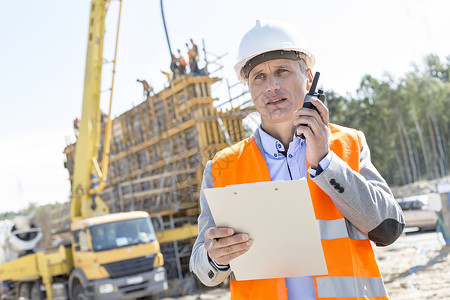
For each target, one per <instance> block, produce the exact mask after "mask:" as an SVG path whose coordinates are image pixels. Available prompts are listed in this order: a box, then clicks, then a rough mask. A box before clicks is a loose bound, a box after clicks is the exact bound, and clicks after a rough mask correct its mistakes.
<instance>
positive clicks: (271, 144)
mask: <svg viewBox="0 0 450 300" xmlns="http://www.w3.org/2000/svg"><path fill="white" fill-rule="evenodd" d="M258 131H259V135H260V136H261V144H262V146H263V149H264V152H266V153H267V154H269V155H270V156H275V157H279V155H278V153H279V152H283V151H285V149H284V146H283V144H282V143H281V142H280V141H279V140H277V139H276V138H274V137H272V136H271V135H270V134H268V133H267V132H265V131H264V130H263V129H262V127H261V126H259V127H258ZM304 144H305V143H304V141H303V140H302V139H300V138H298V137H296V136H295V135H294V136H293V139H292V142H290V143H289V149H288V153H293V152H295V151H297V150H298V149H300V148H301V147H302V146H303V145H304ZM274 154H277V155H274Z"/></svg>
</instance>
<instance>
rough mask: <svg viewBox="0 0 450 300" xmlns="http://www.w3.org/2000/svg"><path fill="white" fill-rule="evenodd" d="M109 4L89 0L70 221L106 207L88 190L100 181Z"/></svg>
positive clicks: (103, 0)
mask: <svg viewBox="0 0 450 300" xmlns="http://www.w3.org/2000/svg"><path fill="white" fill-rule="evenodd" d="M109 2H110V0H92V2H91V12H90V18H89V33H88V45H87V53H86V71H85V77H84V92H83V106H82V112H81V122H80V127H79V136H78V139H77V147H76V150H75V166H74V173H73V182H72V194H71V218H72V221H77V220H81V219H85V218H89V217H93V216H98V215H103V214H107V213H108V212H109V210H108V207H107V206H106V204H105V203H104V202H103V201H102V200H101V198H100V197H99V196H98V195H96V194H95V193H93V194H91V193H90V190H92V189H93V188H95V186H96V185H97V184H98V180H99V178H101V177H102V174H101V170H100V168H99V166H98V162H97V157H98V150H99V148H100V135H101V111H100V88H101V77H102V64H103V40H104V34H105V17H106V11H107V5H108V4H109Z"/></svg>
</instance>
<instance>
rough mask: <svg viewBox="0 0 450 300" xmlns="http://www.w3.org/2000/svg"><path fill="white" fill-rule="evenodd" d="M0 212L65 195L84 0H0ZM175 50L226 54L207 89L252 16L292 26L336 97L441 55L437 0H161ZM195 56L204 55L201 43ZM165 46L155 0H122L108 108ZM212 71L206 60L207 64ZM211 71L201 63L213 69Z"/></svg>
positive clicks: (228, 66) (443, 31) (106, 79)
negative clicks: (364, 80) (368, 78)
mask: <svg viewBox="0 0 450 300" xmlns="http://www.w3.org/2000/svg"><path fill="white" fill-rule="evenodd" d="M0 4H1V5H0V7H1V10H0V45H1V46H0V212H5V211H18V210H20V209H23V208H26V207H28V205H29V204H30V203H36V204H38V205H42V204H46V203H55V202H65V201H67V200H68V199H69V193H70V184H69V176H68V172H67V170H66V169H64V165H63V164H64V154H63V150H64V148H65V147H66V145H68V144H69V143H72V142H74V141H75V137H74V133H73V127H72V125H73V120H74V118H76V117H78V118H79V117H80V115H81V105H82V94H83V83H84V68H85V60H86V46H87V31H88V19H89V10H90V1H88V0H76V1H73V0H72V1H68V0H40V1H32V0H24V1H7V0H0ZM163 4H164V12H165V18H166V24H167V29H168V35H169V38H170V42H171V46H172V49H173V50H174V51H175V50H176V49H178V48H179V49H181V50H182V52H183V53H184V56H185V57H186V58H187V54H186V46H185V45H184V44H185V43H186V42H188V41H189V38H193V39H194V41H195V42H196V43H197V44H198V45H199V46H200V48H203V47H202V44H203V43H202V41H204V44H205V47H206V50H207V53H208V54H207V58H208V59H209V60H212V59H213V57H214V56H222V55H225V56H224V57H223V58H222V59H221V64H222V65H223V68H222V69H221V70H220V71H218V72H217V73H215V74H214V75H215V76H219V77H221V78H224V80H223V81H222V82H220V83H216V84H215V85H214V86H213V96H214V97H218V98H220V99H221V100H223V99H224V98H225V95H226V80H228V81H229V82H230V83H235V82H237V79H236V76H235V74H234V71H233V65H234V63H235V62H236V56H237V48H238V46H239V42H240V39H241V38H242V36H243V35H244V34H245V32H247V31H248V30H249V29H250V28H252V27H253V26H254V25H255V21H256V20H257V19H261V20H279V21H284V22H287V23H290V24H291V25H293V26H295V27H296V28H298V29H299V31H300V32H301V33H302V35H303V36H304V38H305V40H306V41H307V43H308V46H307V47H308V48H309V49H310V50H311V51H312V52H313V53H314V55H315V57H316V62H317V63H316V66H315V70H313V71H320V72H321V77H320V85H321V86H322V87H323V89H324V90H327V89H330V90H334V91H335V92H337V93H339V94H341V95H343V96H345V95H347V94H353V93H355V91H356V89H357V88H358V85H359V83H360V79H361V77H362V76H363V75H364V74H371V75H373V76H375V77H376V78H379V79H382V78H383V74H385V73H386V72H388V73H390V74H392V75H393V76H394V78H398V77H401V76H402V75H403V74H405V73H406V72H408V71H412V70H413V69H412V67H411V64H412V63H415V64H418V65H420V64H422V63H423V59H424V57H425V56H426V55H428V54H430V53H434V54H437V55H439V56H440V57H441V59H442V60H444V59H445V57H447V56H448V55H450V36H449V33H448V31H449V29H450V18H449V17H448V16H449V15H450V2H449V1H446V0H427V1H423V0H399V1H396V0H378V1H368V0H351V1H335V0H317V1H303V0H302V1H287V0H273V1H269V0H247V1H243V0H226V1H215V0H196V1H194V0H183V1H181V0H164V2H163ZM118 8H119V2H118V1H112V2H111V4H110V6H109V10H108V14H107V20H106V35H105V44H104V60H105V64H104V68H103V76H102V91H105V92H103V93H102V97H101V101H102V104H101V107H102V109H103V110H104V111H107V107H108V101H109V96H110V93H109V92H108V89H109V88H110V86H111V66H112V64H111V63H107V62H108V61H111V60H112V59H113V57H114V42H115V36H116V25H117V16H118ZM200 58H201V59H203V58H204V56H203V53H202V52H201V57H200ZM169 63H170V54H169V50H168V46H167V41H166V37H165V33H164V28H163V23H162V18H161V8H160V1H157V0H123V8H122V15H121V26H120V36H119V46H118V53H117V64H116V79H115V84H114V94H113V109H112V111H113V117H114V116H119V115H120V114H122V113H123V112H125V111H127V110H129V109H130V108H132V107H133V106H134V105H137V104H139V103H140V102H142V101H143V96H142V86H141V85H140V84H139V83H138V82H136V79H146V80H147V81H149V82H150V83H151V84H152V85H153V87H154V89H155V91H156V92H158V91H160V90H161V89H163V88H164V85H165V81H166V79H165V77H164V75H163V74H162V73H161V70H166V71H167V70H168V69H169ZM211 69H215V68H214V67H212V68H211ZM211 69H210V70H211Z"/></svg>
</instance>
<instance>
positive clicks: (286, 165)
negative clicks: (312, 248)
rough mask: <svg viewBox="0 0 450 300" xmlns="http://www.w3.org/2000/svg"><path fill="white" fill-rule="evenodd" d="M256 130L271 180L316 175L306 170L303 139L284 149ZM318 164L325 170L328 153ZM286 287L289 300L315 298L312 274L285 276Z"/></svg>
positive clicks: (272, 139) (273, 139) (314, 172)
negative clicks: (308, 174)
mask: <svg viewBox="0 0 450 300" xmlns="http://www.w3.org/2000/svg"><path fill="white" fill-rule="evenodd" d="M258 130H259V134H260V136H261V143H262V146H263V148H264V156H265V159H266V162H267V166H268V167H269V173H270V179H271V180H272V181H275V180H286V181H287V180H298V179H301V178H305V177H306V174H307V171H308V172H309V173H310V175H311V176H312V177H314V176H316V170H313V169H311V168H309V170H306V156H305V151H306V141H305V140H302V139H300V138H298V137H296V136H294V138H293V140H292V142H290V143H289V148H288V149H287V151H286V150H285V149H284V146H283V144H282V143H281V142H280V141H278V140H277V139H275V138H273V137H272V136H270V135H269V134H267V133H266V132H265V131H264V130H263V129H261V127H259V128H258ZM319 164H320V167H321V168H322V170H325V169H326V168H327V167H328V166H329V164H330V153H328V155H327V156H326V157H325V158H324V159H323V160H322V161H320V163H319ZM286 288H287V291H288V299H289V300H296V299H302V300H311V299H316V293H315V287H314V279H313V277H312V276H303V277H288V278H286Z"/></svg>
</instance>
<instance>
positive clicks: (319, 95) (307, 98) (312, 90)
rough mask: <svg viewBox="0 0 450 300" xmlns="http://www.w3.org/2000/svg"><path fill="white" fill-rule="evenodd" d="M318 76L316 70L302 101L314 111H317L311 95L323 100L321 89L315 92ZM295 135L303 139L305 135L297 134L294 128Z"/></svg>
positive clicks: (304, 105)
mask: <svg viewBox="0 0 450 300" xmlns="http://www.w3.org/2000/svg"><path fill="white" fill-rule="evenodd" d="M319 77H320V73H319V72H316V74H314V78H313V81H312V84H311V88H310V89H309V92H308V94H306V96H305V100H304V101H303V107H306V108H310V109H315V110H316V111H317V108H316V107H315V106H314V105H313V104H312V103H311V97H315V98H318V99H320V100H321V101H324V100H325V95H324V94H323V91H322V90H318V91H317V93H316V86H317V82H319ZM301 125H304V126H306V124H301ZM295 135H296V136H298V137H299V138H301V139H303V140H304V139H305V135H304V134H303V133H302V134H300V135H297V130H295Z"/></svg>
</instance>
